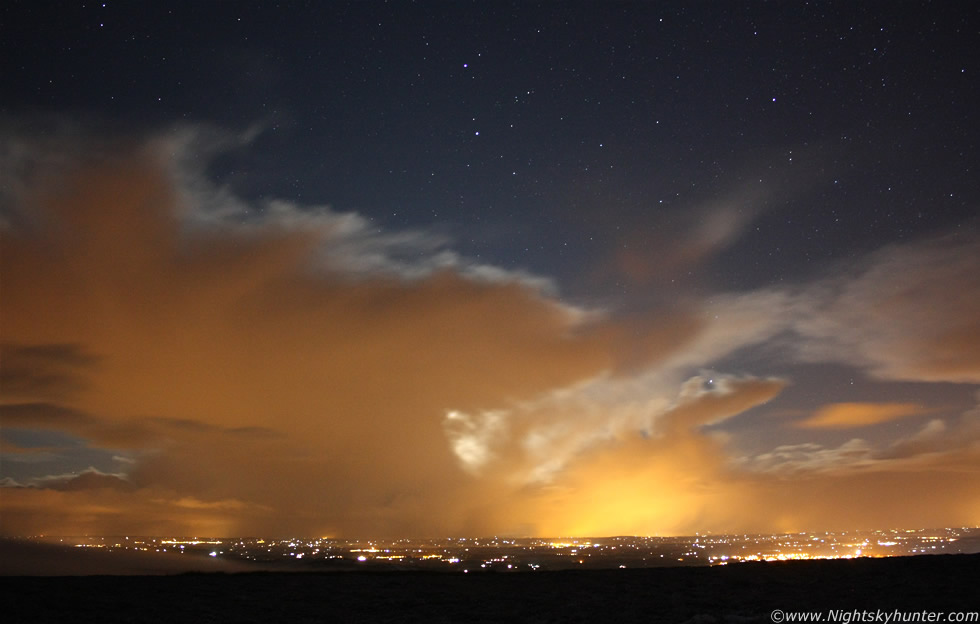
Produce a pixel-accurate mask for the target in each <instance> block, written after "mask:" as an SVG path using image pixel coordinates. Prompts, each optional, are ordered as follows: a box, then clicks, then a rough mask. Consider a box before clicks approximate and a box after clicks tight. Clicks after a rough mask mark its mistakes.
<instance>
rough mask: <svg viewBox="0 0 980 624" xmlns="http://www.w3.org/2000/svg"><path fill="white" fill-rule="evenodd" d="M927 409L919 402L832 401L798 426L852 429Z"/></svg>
mask: <svg viewBox="0 0 980 624" xmlns="http://www.w3.org/2000/svg"><path fill="white" fill-rule="evenodd" d="M926 411H927V410H926V409H925V408H923V406H921V405H919V404H917V403H832V404H830V405H825V406H823V407H821V408H820V409H818V410H817V411H816V412H814V414H813V415H812V416H810V417H809V418H807V419H805V420H802V421H800V422H798V423H796V426H797V427H802V428H804V429H851V428H855V427H868V426H871V425H877V424H880V423H883V422H888V421H891V420H897V419H899V418H908V417H909V416H916V415H919V414H923V413H925V412H926Z"/></svg>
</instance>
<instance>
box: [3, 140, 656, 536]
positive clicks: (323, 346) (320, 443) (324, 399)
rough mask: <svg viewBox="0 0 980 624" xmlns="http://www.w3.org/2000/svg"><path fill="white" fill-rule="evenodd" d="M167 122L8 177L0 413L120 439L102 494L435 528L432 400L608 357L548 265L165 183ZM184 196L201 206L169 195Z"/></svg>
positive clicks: (173, 180) (510, 395)
mask: <svg viewBox="0 0 980 624" xmlns="http://www.w3.org/2000/svg"><path fill="white" fill-rule="evenodd" d="M181 140H184V141H188V140H189V139H187V138H186V137H184V138H183V139H181ZM168 141H169V139H167V137H164V138H163V139H151V140H149V141H145V142H131V143H129V144H128V145H124V148H120V150H119V151H113V150H103V149H102V148H101V147H98V146H97V148H96V149H93V151H92V152H91V153H87V152H85V150H84V149H83V148H82V147H79V146H77V145H76V146H75V148H74V149H73V150H72V152H71V153H73V154H84V156H83V157H79V158H78V161H77V162H76V163H74V164H73V165H72V164H70V163H63V162H60V161H59V162H58V164H57V167H56V169H57V171H56V172H55V173H51V174H49V175H48V176H42V177H44V178H45V179H57V181H58V183H57V184H50V185H44V186H43V187H42V188H34V187H32V186H31V185H24V186H23V187H22V188H20V187H19V190H18V194H19V195H18V203H17V206H16V214H17V215H19V216H18V218H16V219H10V220H9V223H8V225H7V226H6V227H7V230H6V231H5V232H4V245H3V246H2V248H0V261H2V266H3V271H4V298H3V299H2V300H0V315H2V317H3V319H4V339H5V340H6V341H8V342H10V344H11V345H13V346H11V347H10V349H11V353H13V354H14V355H15V356H16V357H14V358H11V359H10V360H6V358H5V363H6V362H11V363H12V364H17V363H18V362H21V364H17V366H12V367H11V368H9V369H5V370H11V371H14V372H13V373H10V374H9V375H8V376H11V377H17V376H18V375H19V376H20V377H25V375H26V373H22V372H18V371H28V372H31V373H32V374H34V377H33V378H32V379H34V381H32V382H31V384H26V383H25V384H21V385H22V386H23V387H24V388H26V389H27V390H30V391H29V392H28V391H27V390H25V391H24V392H23V393H22V394H25V395H28V396H26V398H27V399H28V400H21V401H17V402H8V403H6V404H4V405H3V406H2V409H3V410H4V424H5V425H7V426H11V425H15V426H20V427H28V428H32V429H36V430H49V431H70V432H73V433H75V434H77V435H79V436H82V437H83V438H85V439H86V440H89V441H90V442H91V443H94V444H102V445H110V446H111V448H112V449H113V451H112V452H111V453H110V456H111V455H113V454H115V455H119V454H120V452H125V455H126V456H128V457H133V458H135V459H136V464H134V465H133V466H132V467H127V480H128V482H129V483H130V484H131V486H132V488H134V489H135V491H134V492H129V493H128V494H129V495H131V496H135V497H137V498H134V499H133V501H132V504H129V503H125V502H124V501H125V498H118V497H116V498H112V501H114V502H113V503H112V504H114V505H119V506H122V508H120V509H117V510H116V513H127V514H139V513H141V510H147V509H151V508H153V505H144V504H143V503H140V501H141V500H143V497H144V496H146V494H144V492H149V491H161V492H164V493H168V494H165V495H164V496H165V497H169V496H172V497H175V498H174V500H182V499H194V500H199V501H202V502H203V503H211V502H215V501H222V500H226V499H234V500H240V501H248V503H247V504H248V505H257V507H255V509H259V510H261V509H266V508H276V509H284V510H289V511H288V514H287V515H289V516H290V517H291V520H288V521H282V519H281V518H279V521H280V522H284V524H282V525H279V526H275V527H268V528H270V530H276V531H280V530H291V529H297V530H300V529H301V532H306V531H310V530H311V527H315V528H316V530H315V531H314V532H316V533H320V532H321V529H322V532H323V533H324V534H327V533H329V532H330V531H342V530H343V531H347V532H352V531H362V530H363V531H373V532H375V533H380V532H386V533H387V532H404V531H408V532H417V531H422V530H425V531H432V530H435V529H439V531H440V532H442V529H445V528H448V527H450V526H452V525H453V523H458V522H460V519H459V517H456V516H454V512H453V507H454V503H453V500H454V498H455V497H454V495H452V494H449V493H451V492H458V491H459V490H461V489H462V488H465V486H466V483H465V473H464V472H463V471H462V470H460V469H459V468H458V467H457V465H456V464H455V461H454V456H453V454H452V451H451V449H450V448H449V445H448V443H447V439H446V436H445V433H444V431H443V429H442V424H441V415H442V414H444V413H445V411H446V409H447V408H449V407H450V406H458V407H459V408H460V409H463V410H480V409H483V408H484V407H485V406H492V405H496V404H503V405H506V404H508V403H509V402H512V401H520V400H522V399H528V398H531V397H535V396H537V395H538V394H539V393H541V392H543V391H547V390H549V389H551V388H554V387H561V386H563V385H566V384H569V383H575V382H577V381H579V380H581V379H586V378H590V377H592V376H594V375H596V374H601V372H602V371H604V370H606V369H614V368H616V361H617V357H616V356H615V354H614V353H613V352H612V350H611V349H610V348H609V341H610V340H612V339H613V338H611V337H610V336H612V335H613V334H615V333H616V332H615V331H613V332H611V333H610V332H609V331H607V330H605V329H603V324H602V322H601V319H600V318H599V317H598V316H597V315H594V314H592V313H590V312H588V311H585V310H581V309H579V308H576V307H574V306H571V305H569V304H567V303H565V302H562V301H561V300H558V299H556V298H554V297H552V296H550V295H549V294H548V288H546V287H545V284H546V280H544V281H542V280H536V279H531V278H525V277H524V276H522V275H520V274H516V273H513V272H508V271H502V270H497V269H494V268H492V267H481V266H480V265H478V264H475V263H471V262H468V261H464V260H462V259H460V258H457V259H456V260H452V261H448V260H436V258H437V257H440V256H439V253H438V252H434V253H430V251H431V245H430V243H432V244H433V245H434V244H435V243H434V242H432V241H429V242H426V241H424V240H423V239H424V238H425V237H423V236H417V235H415V234H413V233H408V234H398V233H394V234H390V233H377V232H370V231H369V230H368V227H367V225H366V221H365V220H363V219H361V218H360V217H356V215H355V216H351V215H346V216H345V215H339V214H338V213H333V212H327V211H325V210H322V209H315V210H312V211H309V212H304V211H303V210H301V209H300V208H298V207H296V206H292V205H290V206H286V207H283V206H282V205H280V206H278V207H275V206H274V207H273V208H272V209H269V210H266V211H265V213H264V214H263V216H262V217H261V218H257V219H252V220H248V219H245V218H244V214H243V208H242V206H246V203H245V202H243V201H241V200H237V199H236V200H235V201H232V202H229V203H228V205H227V206H225V207H224V208H222V207H221V206H219V204H220V203H221V202H222V201H223V198H225V197H228V195H227V194H226V193H224V192H223V191H219V190H216V189H213V188H212V189H208V188H205V187H204V186H202V184H203V183H200V180H199V179H198V186H194V185H191V186H190V187H182V186H181V180H183V181H186V180H189V179H191V178H194V176H193V175H192V174H191V173H188V172H187V171H186V170H184V169H181V167H186V166H187V163H186V162H185V161H184V160H181V158H177V162H175V161H174V160H173V159H172V158H171V155H170V154H171V151H170V148H172V145H173V144H172V141H171V142H168ZM100 145H101V144H100ZM28 152H29V154H28V155H29V156H31V157H32V158H34V163H35V164H36V165H37V166H39V167H43V166H45V162H46V161H45V159H44V157H43V150H41V151H38V152H37V153H36V154H35V152H31V151H30V150H26V151H25V153H28ZM35 156H36V157H35ZM25 158H26V157H25ZM205 196H207V198H209V199H208V200H207V201H205V202H204V205H205V206H206V208H207V210H210V211H211V213H212V217H213V218H211V219H210V221H208V220H206V219H203V218H202V217H201V214H202V211H203V209H201V208H200V206H199V205H197V204H191V205H182V204H181V202H187V201H191V200H193V199H195V198H201V197H205ZM208 201H210V203H208ZM406 250H407V251H406ZM427 250H429V251H427ZM416 252H422V253H419V254H418V258H416V259H415V260H411V261H410V260H409V259H406V256H411V255H412V254H415V253H416ZM344 258H346V259H352V258H353V259H357V258H360V259H361V260H364V262H361V261H360V260H358V262H354V263H353V264H350V263H345V261H343V259H344ZM365 258H375V259H377V262H375V261H374V260H371V261H368V260H365ZM416 260H417V262H416ZM59 345H60V346H59ZM650 348H654V349H655V348H656V345H651V347H650ZM83 355H84V356H83ZM654 356H655V354H654ZM30 358H33V360H30ZM72 358H74V359H72ZM631 358H632V356H631ZM29 360H30V361H29ZM631 361H633V360H632V359H631ZM24 362H27V364H24ZM31 362H33V364H31ZM38 363H40V364H38ZM41 364H43V366H41ZM55 365H57V367H56V366H55ZM58 367H60V368H58ZM55 369H56V370H59V371H61V370H64V371H67V372H66V373H65V374H64V375H63V377H65V378H66V379H67V378H69V377H70V378H71V379H72V380H74V378H75V377H76V376H84V379H85V383H84V384H82V383H74V384H73V385H72V386H71V387H72V392H70V393H68V392H57V393H52V392H51V391H50V388H52V387H53V385H54V383H53V382H52V381H47V382H45V383H44V384H42V383H40V382H38V381H37V379H40V378H41V377H42V375H41V374H42V373H43V374H44V375H47V377H48V378H51V374H49V373H48V371H49V370H55ZM69 373H70V375H69ZM59 383H60V384H61V385H62V386H65V385H66V384H65V383H64V382H62V381H59ZM49 395H50V396H49ZM39 398H44V399H45V400H38V399H39ZM6 399H7V397H5V400H6ZM85 479H86V480H92V479H94V477H85ZM73 483H74V481H73ZM284 483H285V484H288V487H284V485H283V484H284ZM119 494H120V496H122V495H123V494H125V493H123V492H120V493H119ZM24 496H30V494H29V493H28V494H24ZM7 500H8V499H7V497H5V501H4V511H5V517H6V515H7V513H6V511H7ZM37 500H38V501H45V500H47V501H54V500H55V499H53V498H50V497H39V498H38V499H37ZM70 500H73V501H75V502H76V503H77V502H78V501H77V499H75V498H72V499H70ZM21 502H24V504H25V505H26V504H27V503H26V500H25V501H21ZM144 502H145V501H144ZM52 504H53V503H52ZM107 504H108V503H107ZM28 507H30V505H28ZM123 508H124V509H125V512H124V511H123ZM22 509H26V507H24V508H22ZM250 509H251V507H250ZM220 511H221V509H217V508H216V509H214V510H212V512H213V513H214V514H217V513H219V512H220ZM36 512H37V514H39V516H44V517H47V518H49V519H51V521H52V522H55V520H54V519H55V518H57V517H58V512H57V510H56V509H51V510H49V511H47V512H45V511H43V510H40V509H38V510H36ZM62 516H63V520H62V521H63V522H65V523H70V517H71V516H72V512H71V509H70V507H65V508H64V509H63V511H62ZM98 517H99V518H105V516H104V515H101V514H100V515H98ZM209 517H210V516H209ZM239 520H240V521H241V522H250V521H254V522H259V523H270V524H271V523H273V522H274V520H275V518H267V517H266V514H265V513H264V512H261V513H260V512H258V511H257V512H256V515H255V517H254V518H249V517H248V515H247V514H245V515H240V516H239ZM9 526H12V525H9ZM262 526H266V525H265V524H263V525H262ZM246 529H247V527H246V526H242V527H241V528H240V531H242V532H252V531H250V530H246ZM231 532H235V531H231Z"/></svg>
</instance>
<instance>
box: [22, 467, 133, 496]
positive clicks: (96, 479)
mask: <svg viewBox="0 0 980 624" xmlns="http://www.w3.org/2000/svg"><path fill="white" fill-rule="evenodd" d="M28 485H29V486H30V487H36V488H40V489H49V490H60V491H64V492H77V491H82V490H98V489H112V490H120V491H129V490H131V489H133V486H132V484H130V483H129V482H128V481H127V480H126V476H125V475H124V474H121V473H117V474H109V473H105V472H101V471H100V470H98V469H96V468H94V467H89V468H87V469H86V470H83V471H81V472H78V473H71V474H61V475H47V476H43V477H36V478H34V479H31V480H30V481H29V483H28Z"/></svg>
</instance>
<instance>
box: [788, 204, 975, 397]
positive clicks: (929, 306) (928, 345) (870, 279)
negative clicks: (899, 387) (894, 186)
mask: <svg viewBox="0 0 980 624" xmlns="http://www.w3.org/2000/svg"><path fill="white" fill-rule="evenodd" d="M976 225H977V223H976V222H971V223H968V224H967V226H966V227H965V228H962V229H961V230H960V231H958V232H956V233H953V234H948V235H945V236H939V237H937V238H932V239H929V240H924V241H919V242H915V243H909V244H904V245H893V246H891V247H888V248H885V249H882V250H880V251H878V252H875V253H873V254H871V255H870V256H869V257H868V258H866V259H864V260H863V261H861V262H859V263H858V264H857V265H858V268H857V270H855V271H850V272H849V274H847V275H844V276H842V277H838V278H834V279H830V280H825V281H822V282H819V283H817V284H814V285H812V286H810V287H809V288H808V289H807V291H806V292H805V293H804V294H803V295H802V301H801V302H806V304H807V305H806V307H807V308H809V313H807V314H805V315H803V316H801V317H800V318H799V319H798V320H797V321H796V322H795V323H794V329H795V331H796V332H798V334H799V335H800V336H801V337H802V339H803V340H802V341H801V342H800V343H799V356H800V357H801V358H802V359H803V360H805V361H812V362H840V363H845V364H850V365H854V366H859V367H862V368H865V369H867V370H868V371H869V372H870V373H872V374H873V375H875V376H876V377H879V378H881V379H890V380H914V381H933V382H937V381H949V382H959V383H980V235H978V232H977V229H976Z"/></svg>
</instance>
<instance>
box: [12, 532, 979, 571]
mask: <svg viewBox="0 0 980 624" xmlns="http://www.w3.org/2000/svg"><path fill="white" fill-rule="evenodd" d="M29 539H30V541H36V542H42V543H54V544H60V545H63V546H73V547H77V548H86V549H88V548H93V549H104V550H105V551H109V552H119V553H125V552H146V553H160V554H168V555H169V556H171V557H172V556H173V555H174V554H177V555H182V556H186V557H213V558H219V559H222V560H227V561H235V562H240V563H253V564H255V566H256V569H268V568H270V567H272V568H274V569H282V570H284V571H286V570H290V569H292V570H296V571H301V570H302V571H310V570H323V571H327V570H433V571H447V572H460V573H476V572H488V571H489V572H519V571H523V572H529V571H537V570H565V569H610V568H650V567H669V566H717V565H729V564H737V563H741V562H750V561H788V560H801V559H851V558H857V557H897V556H914V555H931V554H967V553H977V552H980V528H978V527H963V528H943V529H913V530H879V531H847V532H836V533H835V532H816V533H784V534H779V535H714V534H703V535H702V534H698V535H693V536H684V537H649V536H648V537H636V536H630V537H625V536H621V537H606V538H552V539H544V538H505V537H488V538H465V537H459V538H455V537H454V538H442V539H394V540H353V539H335V538H320V539H261V538H256V537H247V538H246V537H243V538H204V537H135V536H119V537H50V536H36V537H32V538H29Z"/></svg>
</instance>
